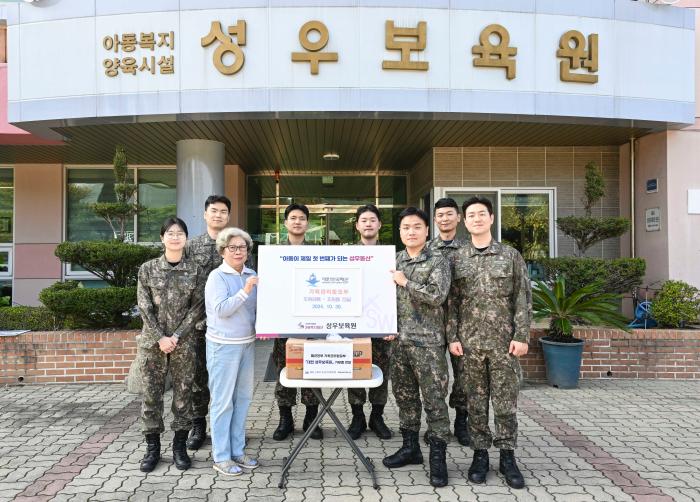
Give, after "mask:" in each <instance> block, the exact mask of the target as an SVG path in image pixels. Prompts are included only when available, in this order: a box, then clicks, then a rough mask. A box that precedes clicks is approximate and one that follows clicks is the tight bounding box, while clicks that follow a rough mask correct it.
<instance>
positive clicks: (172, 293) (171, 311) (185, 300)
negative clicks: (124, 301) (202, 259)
mask: <svg viewBox="0 0 700 502" xmlns="http://www.w3.org/2000/svg"><path fill="white" fill-rule="evenodd" d="M203 277H204V275H203V274H202V273H201V270H200V267H199V266H198V265H197V264H196V263H195V262H194V261H193V260H192V259H191V258H188V257H187V256H185V255H184V254H183V256H182V261H181V262H180V263H179V264H177V265H176V266H174V267H173V266H171V265H170V264H169V263H168V262H167V260H166V259H165V255H161V257H160V258H155V259H153V260H150V261H147V262H146V263H144V264H143V265H141V267H140V268H139V279H138V284H137V299H138V306H139V311H140V313H141V318H142V319H143V330H142V332H141V338H140V341H139V343H140V344H141V345H142V346H143V347H147V348H150V347H152V346H153V345H155V344H156V343H158V340H159V339H160V338H161V337H163V336H171V335H173V334H176V333H177V334H178V336H180V337H181V340H182V339H186V338H187V337H189V336H191V332H192V330H193V329H194V325H195V323H196V322H197V320H198V319H201V318H202V316H203V315H204V314H203V312H204V284H202V278H203Z"/></svg>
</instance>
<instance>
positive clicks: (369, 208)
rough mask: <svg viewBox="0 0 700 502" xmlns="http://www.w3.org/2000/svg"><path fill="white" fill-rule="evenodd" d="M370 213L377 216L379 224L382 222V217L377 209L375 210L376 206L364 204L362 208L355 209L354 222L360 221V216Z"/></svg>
mask: <svg viewBox="0 0 700 502" xmlns="http://www.w3.org/2000/svg"><path fill="white" fill-rule="evenodd" d="M366 212H370V213H374V214H375V215H376V216H377V219H378V220H379V222H380V223H381V221H382V215H381V214H379V209H377V206H375V205H374V204H365V205H364V206H360V207H358V208H357V211H355V222H357V220H359V219H360V216H362V215H363V214H364V213H366Z"/></svg>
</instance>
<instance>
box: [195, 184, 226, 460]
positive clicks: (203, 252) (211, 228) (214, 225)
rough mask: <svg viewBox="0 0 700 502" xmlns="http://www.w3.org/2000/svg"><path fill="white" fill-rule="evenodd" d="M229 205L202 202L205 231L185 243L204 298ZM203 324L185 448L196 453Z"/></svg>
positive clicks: (198, 327)
mask: <svg viewBox="0 0 700 502" xmlns="http://www.w3.org/2000/svg"><path fill="white" fill-rule="evenodd" d="M230 214H231V201H230V200H229V199H228V197H224V196H223V195H210V196H209V197H207V200H206V201H205V202H204V221H205V222H206V223H207V231H206V232H205V233H203V234H202V235H199V236H197V237H195V238H194V239H192V240H190V241H188V242H187V247H186V248H185V253H186V254H187V256H189V257H191V258H192V259H194V261H195V262H196V263H197V264H198V265H199V267H200V273H201V274H202V279H201V281H200V287H201V289H202V291H201V294H202V297H203V296H204V287H205V286H206V284H207V279H208V278H209V273H210V272H211V271H212V270H214V269H215V268H217V267H218V266H219V265H221V261H222V258H221V255H220V254H219V253H218V252H217V250H216V238H217V237H218V236H219V232H221V231H222V230H223V229H224V228H225V227H226V225H227V224H228V221H229V215H230ZM206 332H207V323H206V313H205V312H202V317H201V318H200V319H197V323H196V324H195V333H194V340H193V342H194V344H195V352H196V354H197V363H196V366H195V375H194V383H193V385H192V414H193V419H192V432H191V433H190V437H189V439H188V440H187V448H189V449H190V450H199V449H200V448H201V447H202V445H203V444H204V441H205V440H206V438H207V412H208V410H209V373H208V372H207V342H206V338H205V335H206Z"/></svg>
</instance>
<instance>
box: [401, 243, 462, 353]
mask: <svg viewBox="0 0 700 502" xmlns="http://www.w3.org/2000/svg"><path fill="white" fill-rule="evenodd" d="M396 270H400V271H402V272H403V273H404V274H405V275H406V278H407V279H408V283H407V284H406V287H400V286H399V287H397V288H396V308H397V310H398V325H399V340H401V341H403V342H408V343H411V344H413V345H417V346H426V347H427V346H440V345H445V322H444V314H443V310H442V304H443V302H444V301H445V298H447V293H448V292H449V290H450V267H449V265H448V264H447V261H446V260H445V259H444V258H443V257H442V255H441V254H439V253H434V252H432V251H430V250H429V249H428V248H427V246H426V247H425V248H423V250H422V251H421V253H420V254H419V255H418V256H416V257H415V258H411V257H410V256H409V255H408V252H406V250H403V251H399V252H398V253H397V254H396Z"/></svg>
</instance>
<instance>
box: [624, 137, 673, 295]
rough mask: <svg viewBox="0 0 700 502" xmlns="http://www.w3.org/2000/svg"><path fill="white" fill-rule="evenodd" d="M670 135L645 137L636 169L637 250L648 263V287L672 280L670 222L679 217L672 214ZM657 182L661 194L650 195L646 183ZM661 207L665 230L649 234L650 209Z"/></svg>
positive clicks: (639, 145) (640, 145)
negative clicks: (669, 275) (647, 220)
mask: <svg viewBox="0 0 700 502" xmlns="http://www.w3.org/2000/svg"><path fill="white" fill-rule="evenodd" d="M666 138H667V133H666V132H661V133H656V134H650V135H648V136H644V137H642V138H640V139H639V140H638V141H637V152H636V169H635V191H634V192H635V206H636V210H635V213H636V214H635V218H634V221H635V243H636V245H635V247H636V251H637V252H636V255H637V256H638V257H640V258H644V259H645V260H646V262H647V274H646V277H645V279H644V285H651V284H652V283H654V282H656V281H663V280H666V279H668V274H669V245H668V222H669V219H670V218H673V217H675V215H670V214H669V212H668V181H667V171H668V162H667V144H666V141H667V139H666ZM652 178H657V179H658V183H659V191H658V192H657V193H651V194H648V193H646V181H647V180H648V179H652ZM655 207H658V208H659V209H660V210H661V230H659V231H656V232H647V231H646V221H645V212H646V209H649V208H655Z"/></svg>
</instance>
